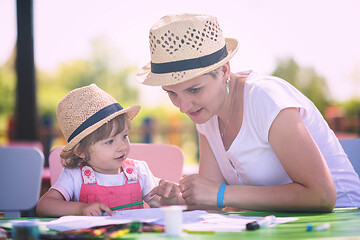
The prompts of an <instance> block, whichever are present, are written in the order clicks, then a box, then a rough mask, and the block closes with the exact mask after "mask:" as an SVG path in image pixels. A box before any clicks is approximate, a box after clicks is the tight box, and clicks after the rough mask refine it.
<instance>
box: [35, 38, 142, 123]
mask: <svg viewBox="0 0 360 240" xmlns="http://www.w3.org/2000/svg"><path fill="white" fill-rule="evenodd" d="M97 43H98V44H95V45H93V47H94V49H93V54H92V55H91V57H90V58H88V59H76V60H72V61H69V62H66V63H62V64H61V65H60V66H59V67H58V68H57V69H56V70H55V71H54V72H52V73H49V72H43V71H40V70H39V71H38V74H37V80H38V83H39V86H40V87H39V91H38V92H39V94H38V106H39V110H40V113H41V114H42V115H45V114H46V115H50V116H51V117H53V118H55V117H56V107H57V104H58V103H59V102H60V100H61V99H62V98H63V97H64V96H65V95H66V94H67V93H68V92H70V91H71V90H73V89H75V88H79V87H83V86H86V85H89V84H92V83H95V84H96V85H97V86H99V87H100V88H101V89H103V90H104V91H106V92H108V93H109V94H110V95H112V96H113V97H114V98H115V99H116V100H117V101H118V102H119V103H120V104H121V105H124V106H127V105H128V104H129V103H132V102H137V99H138V91H137V89H136V88H134V87H132V86H130V85H129V83H128V82H129V81H128V78H129V77H130V76H132V75H133V74H134V73H135V71H136V67H135V66H123V67H122V68H119V70H113V69H111V68H110V66H109V62H111V59H109V55H108V54H107V52H105V50H104V51H100V50H99V49H97V48H100V47H101V44H100V43H99V42H97Z"/></svg>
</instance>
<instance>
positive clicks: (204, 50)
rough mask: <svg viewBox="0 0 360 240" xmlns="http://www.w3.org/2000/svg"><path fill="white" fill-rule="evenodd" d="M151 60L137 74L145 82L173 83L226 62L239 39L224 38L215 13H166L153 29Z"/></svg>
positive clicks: (151, 35) (159, 84)
mask: <svg viewBox="0 0 360 240" xmlns="http://www.w3.org/2000/svg"><path fill="white" fill-rule="evenodd" d="M149 44H150V54H151V62H150V63H149V64H147V65H146V66H144V67H143V68H142V69H141V70H140V71H139V72H138V74H137V80H138V81H139V82H141V83H143V84H145V85H154V86H164V85H172V84H177V83H180V82H184V81H186V80H189V79H192V78H194V77H197V76H200V75H202V74H204V73H207V72H210V71H212V70H214V69H216V68H217V67H220V66H221V65H223V64H225V63H226V62H227V61H228V60H229V59H230V58H231V57H233V55H234V54H235V52H236V51H237V49H238V41H237V40H236V39H232V38H224V36H223V32H222V30H221V28H220V26H219V24H218V21H217V19H216V18H215V17H213V16H210V15H199V14H178V15H167V16H164V17H163V18H161V19H160V20H159V21H158V22H157V23H155V24H154V25H153V26H152V28H151V29H150V33H149Z"/></svg>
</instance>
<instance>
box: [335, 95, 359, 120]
mask: <svg viewBox="0 0 360 240" xmlns="http://www.w3.org/2000/svg"><path fill="white" fill-rule="evenodd" d="M339 105H340V107H341V109H343V110H344V112H345V115H346V116H347V117H352V118H360V98H352V99H349V100H347V101H344V102H341V103H340V104H339Z"/></svg>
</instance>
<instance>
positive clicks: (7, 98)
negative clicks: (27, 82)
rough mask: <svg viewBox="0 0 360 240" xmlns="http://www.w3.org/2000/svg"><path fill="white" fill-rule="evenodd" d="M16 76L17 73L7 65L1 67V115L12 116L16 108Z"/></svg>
mask: <svg viewBox="0 0 360 240" xmlns="http://www.w3.org/2000/svg"><path fill="white" fill-rule="evenodd" d="M15 94H16V75H15V71H14V70H13V69H12V68H10V67H9V65H7V64H5V65H4V66H3V67H0V114H1V115H5V116H10V115H12V114H13V112H14V108H15Z"/></svg>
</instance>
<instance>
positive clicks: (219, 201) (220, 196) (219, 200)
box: [217, 184, 227, 208]
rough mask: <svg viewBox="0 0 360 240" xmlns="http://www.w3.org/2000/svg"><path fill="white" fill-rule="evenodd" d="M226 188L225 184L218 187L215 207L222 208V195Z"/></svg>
mask: <svg viewBox="0 0 360 240" xmlns="http://www.w3.org/2000/svg"><path fill="white" fill-rule="evenodd" d="M226 187H227V185H226V184H221V185H220V187H219V191H218V195H217V206H218V207H219V208H223V207H224V205H223V200H224V193H225V188H226Z"/></svg>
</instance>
